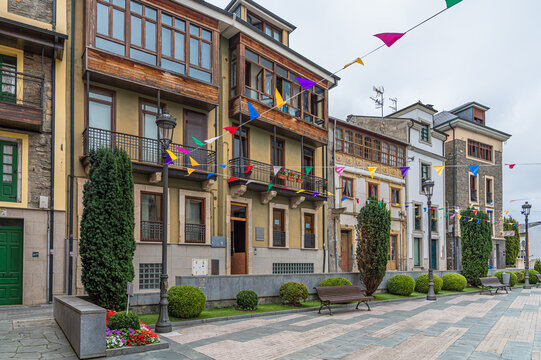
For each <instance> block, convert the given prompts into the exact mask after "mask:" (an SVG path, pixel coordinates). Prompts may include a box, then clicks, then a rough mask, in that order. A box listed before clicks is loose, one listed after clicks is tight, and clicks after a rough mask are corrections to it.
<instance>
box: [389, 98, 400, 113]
mask: <svg viewBox="0 0 541 360" xmlns="http://www.w3.org/2000/svg"><path fill="white" fill-rule="evenodd" d="M389 101H390V102H392V103H393V104H392V105H389V107H390V108H391V109H392V110H393V111H394V112H396V111H397V110H398V99H397V98H389Z"/></svg>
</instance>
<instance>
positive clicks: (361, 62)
mask: <svg viewBox="0 0 541 360" xmlns="http://www.w3.org/2000/svg"><path fill="white" fill-rule="evenodd" d="M355 63H357V64H361V65H364V63H363V61H362V60H361V58H357V59H355V60H353V61H352V62H350V63H349V64H346V65H344V69H345V68H347V67H348V66H351V65H353V64H355Z"/></svg>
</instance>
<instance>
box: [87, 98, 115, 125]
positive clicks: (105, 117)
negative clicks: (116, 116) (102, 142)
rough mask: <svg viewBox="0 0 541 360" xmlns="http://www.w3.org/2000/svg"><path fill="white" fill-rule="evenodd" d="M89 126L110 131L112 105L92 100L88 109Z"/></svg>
mask: <svg viewBox="0 0 541 360" xmlns="http://www.w3.org/2000/svg"><path fill="white" fill-rule="evenodd" d="M88 126H89V127H91V128H98V129H103V130H109V131H110V130H111V106H110V105H106V104H102V103H98V102H94V101H90V103H89V109H88Z"/></svg>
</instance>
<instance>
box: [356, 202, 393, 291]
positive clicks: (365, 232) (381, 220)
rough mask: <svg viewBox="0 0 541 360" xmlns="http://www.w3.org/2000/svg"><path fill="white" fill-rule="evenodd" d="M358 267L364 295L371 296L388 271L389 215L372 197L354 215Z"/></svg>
mask: <svg viewBox="0 0 541 360" xmlns="http://www.w3.org/2000/svg"><path fill="white" fill-rule="evenodd" d="M357 235H358V236H357V238H358V239H359V240H358V241H357V254H356V256H357V266H358V268H359V272H360V277H361V281H362V282H363V283H364V285H365V286H366V294H367V295H372V294H373V293H374V292H375V291H376V290H377V289H378V286H379V284H380V283H381V280H383V277H384V276H385V271H386V270H387V254H388V253H389V242H390V236H391V212H390V211H389V210H387V206H386V205H385V203H384V202H378V200H377V198H375V197H371V198H369V199H368V201H367V202H366V205H365V206H363V208H362V209H361V211H360V212H359V214H358V215H357Z"/></svg>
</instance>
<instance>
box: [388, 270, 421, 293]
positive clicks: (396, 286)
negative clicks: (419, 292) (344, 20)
mask: <svg viewBox="0 0 541 360" xmlns="http://www.w3.org/2000/svg"><path fill="white" fill-rule="evenodd" d="M413 290H415V280H413V278H412V277H411V276H409V275H394V276H391V278H390V279H389V281H387V291H389V293H391V294H395V295H402V296H410V295H411V293H412V292H413Z"/></svg>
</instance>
